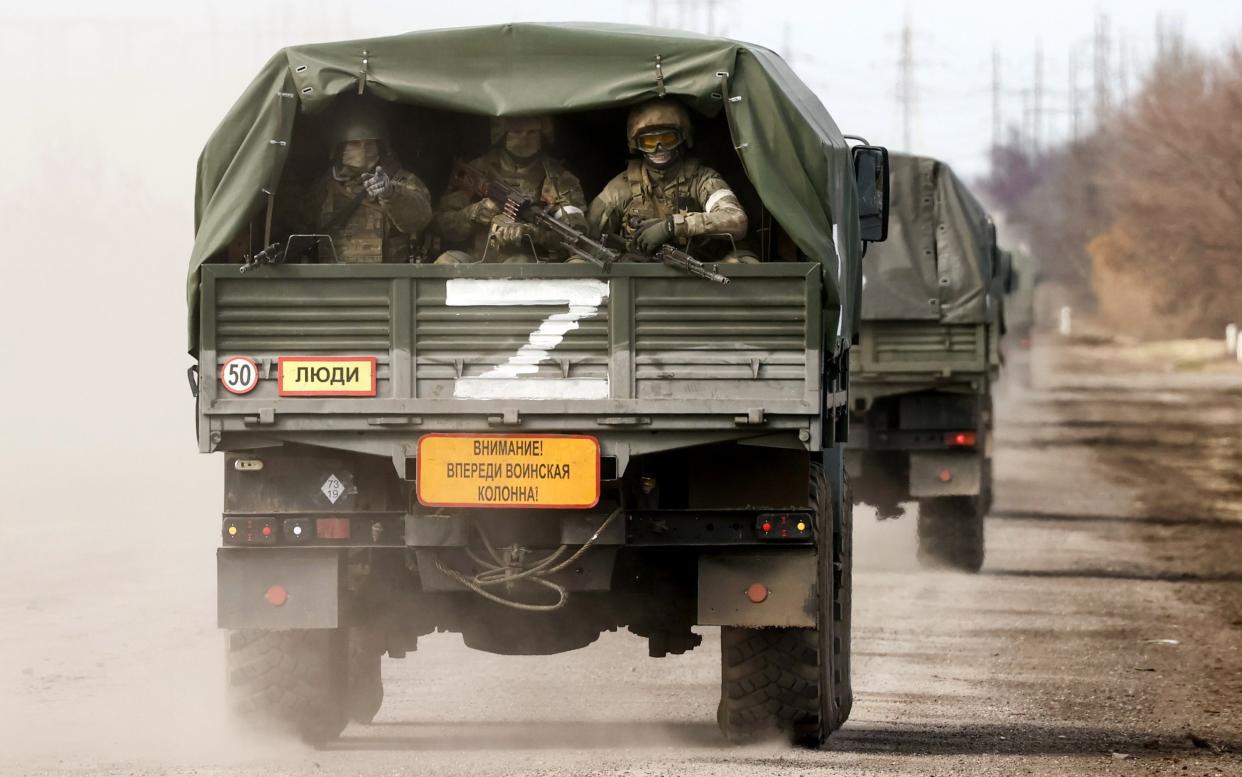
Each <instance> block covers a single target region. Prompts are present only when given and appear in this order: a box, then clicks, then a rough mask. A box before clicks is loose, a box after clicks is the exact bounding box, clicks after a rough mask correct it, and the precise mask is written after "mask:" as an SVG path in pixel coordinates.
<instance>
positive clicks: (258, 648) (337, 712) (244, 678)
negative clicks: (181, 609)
mask: <svg viewBox="0 0 1242 777" xmlns="http://www.w3.org/2000/svg"><path fill="white" fill-rule="evenodd" d="M344 641H345V640H344V639H343V633H342V632H341V631H340V630H338V629H306V630H294V631H234V632H232V633H230V634H229V647H228V696H229V706H230V707H231V708H232V709H233V712H234V714H235V715H237V716H238V717H240V718H241V719H242V720H244V721H246V722H247V723H248V724H250V725H253V726H256V727H262V728H268V729H274V730H277V731H281V732H287V733H293V734H296V735H298V736H300V737H301V738H302V739H303V740H304V741H305V742H307V743H308V744H312V745H319V744H323V743H325V742H328V741H329V740H332V739H335V738H336V737H338V736H340V733H341V732H342V731H343V730H344V729H345V724H346V722H347V721H346V710H345V705H344V704H343V703H342V701H343V699H342V696H343V691H344V685H345V683H344V680H345V677H344V673H342V672H339V671H335V670H336V669H337V668H338V667H340V666H341V660H342V658H343V653H344V650H345V645H344Z"/></svg>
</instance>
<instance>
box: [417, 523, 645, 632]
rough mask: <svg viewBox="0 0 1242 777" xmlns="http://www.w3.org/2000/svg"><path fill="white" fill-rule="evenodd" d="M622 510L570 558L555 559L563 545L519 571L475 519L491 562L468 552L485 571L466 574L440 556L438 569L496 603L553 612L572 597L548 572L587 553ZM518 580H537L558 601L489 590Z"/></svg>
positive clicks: (602, 524)
mask: <svg viewBox="0 0 1242 777" xmlns="http://www.w3.org/2000/svg"><path fill="white" fill-rule="evenodd" d="M620 514H621V508H620V507H618V508H617V509H615V510H613V511H612V513H611V514H610V515H609V516H608V517H607V518H606V519H605V520H604V522H603V523H601V524H600V525H599V528H598V529H596V530H595V533H594V534H592V535H591V536H590V538H589V539H587V541H586V542H585V543H583V545H582V547H580V548H578V550H577V551H575V552H574V553H573V554H572V555H570V557H569V558H567V559H565V560H564V561H561V562H560V563H559V564H557V563H556V562H557V560H558V559H560V557H561V556H562V555H563V554H564V553H565V551H567V550H569V546H568V545H561V546H560V547H558V548H557V549H556V550H554V551H552V552H551V553H549V554H548V555H546V556H544V557H543V558H542V559H540V560H539V561H537V562H535V563H534V564H532V565H530V566H528V567H524V568H521V569H520V571H516V572H515V571H514V569H515V567H514V565H513V564H512V563H511V562H510V560H508V559H506V558H504V557H503V556H502V555H501V554H500V553H499V552H497V550H496V548H495V546H493V545H492V542H491V538H489V537H488V536H487V532H486V531H484V529H483V527H482V526H480V525H479V524H478V522H477V521H476V522H475V524H474V528H475V530H476V531H477V532H478V533H479V538H480V539H481V540H482V542H483V548H484V549H485V550H486V551H487V555H489V556H490V557H491V559H492V560H491V561H490V562H489V561H488V560H487V559H484V558H482V557H480V556H479V555H478V554H477V553H475V552H474V551H473V550H471V549H470V548H466V555H467V556H469V557H470V560H471V561H473V562H474V563H475V564H477V565H478V566H480V567H482V568H483V571H481V572H478V573H477V574H475V575H473V576H471V577H467V576H466V575H464V574H462V573H461V572H458V571H457V570H455V569H452V568H451V567H448V566H447V565H445V563H444V562H443V560H442V559H441V558H440V557H439V556H437V557H436V569H438V570H440V573H441V574H443V575H444V576H445V577H447V578H449V579H450V580H453V581H454V582H456V583H459V584H460V585H462V586H464V587H465V588H467V589H468V590H470V591H473V592H474V593H476V594H478V595H479V596H482V597H483V598H484V599H487V600H489V601H493V602H496V603H497V604H503V605H504V606H506V607H512V608H513V609H515V610H526V611H528V612H553V611H555V610H559V609H561V608H563V607H564V606H565V604H566V603H567V602H568V601H569V590H568V589H566V588H565V586H563V585H560V584H559V583H556V582H553V581H552V580H548V579H547V577H546V576H548V575H554V574H556V573H557V572H560V571H562V570H563V569H565V568H566V567H568V566H569V565H570V564H573V563H574V562H575V561H577V560H578V559H580V558H582V556H583V554H585V553H586V552H587V551H588V550H589V549H590V548H591V547H592V546H593V545H594V544H595V543H596V541H597V540H599V538H600V536H601V535H602V534H603V533H604V531H605V530H606V529H607V528H608V526H609V525H610V524H612V522H613V521H614V520H616V518H617V516H618V515H620ZM551 564H556V566H551V567H550V566H549V565H551ZM518 580H525V581H527V582H529V583H534V584H536V585H540V586H543V587H544V588H547V589H549V590H551V591H555V592H556V594H557V601H556V602H555V603H554V604H527V603H526V602H519V601H517V600H515V599H509V598H506V597H504V596H500V595H499V594H495V593H492V592H491V591H488V590H487V589H488V588H492V587H495V586H500V585H504V586H509V585H512V584H513V583H514V582H515V581H518Z"/></svg>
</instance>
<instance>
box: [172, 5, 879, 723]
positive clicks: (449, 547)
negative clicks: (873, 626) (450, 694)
mask: <svg viewBox="0 0 1242 777" xmlns="http://www.w3.org/2000/svg"><path fill="white" fill-rule="evenodd" d="M363 93H364V94H365V96H369V97H372V98H375V99H379V100H382V101H383V102H384V103H385V104H386V105H388V107H389V108H391V115H392V119H393V128H392V133H391V137H393V139H394V143H396V144H398V145H402V144H404V145H402V147H400V148H398V149H397V150H398V151H400V155H401V158H402V159H403V160H404V161H405V164H406V166H407V167H408V168H409V169H410V170H412V171H413V173H416V174H417V175H418V176H419V177H420V178H421V179H422V180H424V181H426V183H427V187H428V189H429V190H430V191H431V192H433V193H434V192H440V191H443V190H444V188H445V186H446V184H447V181H448V178H449V176H450V174H451V170H452V166H453V165H452V163H453V160H454V159H458V158H469V156H470V155H472V154H474V153H477V152H478V150H479V149H480V148H481V147H485V146H486V133H487V127H488V122H489V117H496V116H521V115H535V114H541V115H547V114H553V115H554V119H555V121H556V122H557V123H558V125H559V127H558V130H557V136H556V137H557V143H558V146H559V148H560V150H561V153H562V154H563V156H564V157H565V160H566V161H565V164H566V166H567V167H568V168H570V169H573V170H575V171H576V172H577V175H578V176H579V177H580V178H581V180H582V185H583V188H584V189H585V190H586V192H587V194H588V196H589V195H591V194H593V193H594V192H598V191H599V190H600V188H602V186H603V184H604V183H605V182H606V181H607V180H608V177H609V176H612V175H614V174H615V173H616V172H617V171H618V170H623V169H625V166H626V164H627V154H628V151H627V148H626V143H625V140H624V138H625V117H626V115H627V112H628V111H629V109H630V108H631V107H632V106H634V105H636V104H640V103H643V102H644V101H648V100H651V99H653V98H662V99H665V100H675V101H678V102H679V103H680V104H682V105H684V106H685V107H686V108H688V109H689V111H690V113H691V114H692V116H693V122H694V138H695V147H694V151H695V153H696V154H697V155H699V157H700V158H702V159H704V160H705V161H706V162H708V163H710V164H711V165H712V167H713V168H714V169H716V170H718V171H720V173H721V175H722V176H723V177H724V178H725V179H726V180H727V181H729V182H730V184H731V186H732V189H733V191H734V193H735V194H736V197H737V198H738V200H739V201H740V203H741V204H742V206H743V207H744V208H745V209H746V211H747V213H748V215H749V218H750V230H749V236H748V238H747V240H746V241H744V243H745V244H743V242H739V243H738V244H737V245H729V246H727V248H728V249H729V250H730V251H733V250H736V251H738V252H741V251H743V250H746V251H749V256H751V257H752V258H751V260H750V261H749V262H747V263H738V264H725V263H715V262H709V263H708V264H707V265H706V266H707V267H708V268H709V269H708V271H707V272H706V273H705V272H697V271H696V272H690V271H688V270H687V266H686V265H684V264H683V265H679V266H670V265H666V264H663V263H661V262H658V261H656V262H635V261H624V260H618V261H612V262H609V261H603V262H592V261H576V262H575V261H569V262H561V263H547V262H537V263H528V264H500V263H489V262H477V263H464V264H435V263H432V262H430V261H428V258H429V257H431V256H434V255H435V251H434V250H432V251H430V252H426V253H422V254H419V255H415V254H411V258H410V260H409V261H385V262H381V263H375V264H338V263H333V262H324V261H323V250H322V249H323V246H324V245H325V244H326V243H325V242H324V240H325V239H324V238H322V237H316V236H309V237H306V236H300V237H299V236H296V235H281V234H279V233H278V232H274V231H273V227H272V224H273V221H272V218H271V214H273V213H279V212H280V203H279V202H273V199H279V198H280V197H282V196H284V195H283V192H285V191H286V190H288V188H289V187H288V186H287V184H288V183H289V182H290V181H293V180H296V179H297V178H298V175H299V168H300V167H301V168H302V169H303V170H310V169H312V168H316V167H317V168H319V169H321V168H322V166H323V165H324V160H325V159H327V158H328V149H327V148H326V147H325V146H324V144H323V140H322V138H323V137H324V135H323V132H322V127H324V126H325V125H326V124H327V123H328V122H329V121H330V119H331V114H332V112H333V111H334V110H337V107H338V106H339V105H340V99H343V96H344V95H354V96H357V95H359V94H363ZM886 161H887V156H886V153H885V152H884V151H883V149H879V148H874V147H861V148H854V149H851V148H850V147H849V146H848V145H847V143H846V140H845V138H844V137H843V136H842V135H841V133H840V132H839V130H838V129H837V127H836V125H835V124H834V123H833V121H832V119H831V118H830V117H829V115H828V114H827V112H826V111H825V110H824V108H823V107H822V106H821V104H820V103H819V101H818V100H817V99H816V98H815V97H814V95H813V94H812V93H811V92H810V91H809V90H808V89H807V88H806V87H805V86H804V85H803V84H802V83H801V82H800V81H799V80H798V79H797V78H796V77H795V76H794V74H793V73H792V72H791V71H790V70H789V68H788V67H787V66H786V65H785V64H784V63H783V62H782V61H781V60H780V59H779V58H778V57H776V56H775V55H774V54H772V53H771V52H769V51H767V50H766V49H762V48H759V47H754V46H748V45H746V44H741V43H738V42H735V41H730V40H722V39H713V38H705V37H699V36H681V35H677V34H673V33H669V32H666V31H661V30H653V29H645V28H634V27H615V26H591V25H505V26H499V27H485V28H476V29H464V30H442V31H433V32H420V33H414V34H409V35H402V36H397V37H392V38H382V39H375V40H365V41H351V42H343V43H329V44H319V45H311V46H302V47H294V48H289V49H285V50H283V51H281V52H279V53H278V54H277V55H276V56H275V57H274V58H273V59H272V60H271V61H270V62H269V63H268V65H267V66H266V67H265V68H264V69H263V71H262V72H261V73H260V74H259V75H258V77H257V78H256V79H255V80H254V82H253V84H252V85H251V86H250V88H249V89H247V91H246V92H245V93H244V94H243V96H242V97H241V98H240V99H239V101H238V102H237V104H236V105H235V106H234V107H233V109H232V110H231V111H230V113H229V115H228V116H227V117H226V118H225V120H224V122H223V123H222V124H221V126H220V127H219V129H217V131H216V132H215V134H214V135H213V136H212V138H211V139H210V141H209V142H208V144H207V147H206V149H205V150H204V152H203V155H202V157H201V160H200V165H199V177H198V201H197V205H198V208H197V222H196V223H197V233H196V242H195V247H194V254H193V257H192V265H191V272H190V288H189V295H190V296H189V299H190V306H191V317H190V326H191V342H190V346H191V348H192V350H193V353H194V354H195V356H196V357H197V363H198V375H199V376H200V377H199V378H198V379H197V381H196V386H197V397H198V434H199V446H200V450H201V451H203V452H204V453H218V454H221V457H220V458H221V460H222V463H223V467H224V473H223V474H224V482H225V495H224V505H223V514H222V516H221V532H222V535H221V536H222V539H223V547H221V548H220V549H219V554H218V572H219V585H218V590H219V623H220V626H221V627H223V628H225V629H228V630H229V631H230V638H229V679H228V682H229V691H230V695H231V697H232V699H233V703H234V707H235V709H236V710H238V711H239V712H240V713H242V714H244V715H246V716H248V718H249V719H252V720H258V721H269V722H274V723H276V724H277V725H280V726H283V727H286V728H290V729H293V730H295V731H297V732H299V733H300V734H301V735H302V736H303V737H305V738H307V739H309V740H311V741H324V740H327V739H330V738H332V737H335V736H337V735H338V734H339V733H340V732H341V731H342V729H343V728H344V727H345V725H346V724H347V722H348V720H350V719H353V720H360V721H369V720H370V718H371V716H373V715H374V714H375V712H376V710H377V709H378V708H379V705H380V704H381V702H382V699H383V686H382V681H381V670H380V659H381V656H383V655H387V656H389V657H391V658H401V657H404V656H405V655H406V654H407V653H408V652H409V651H413V650H414V649H415V648H416V647H417V645H418V640H419V638H420V637H421V636H423V635H426V634H429V633H431V632H433V631H448V632H458V633H460V634H461V635H462V637H463V639H464V641H465V643H466V644H467V645H469V646H471V647H474V648H477V649H480V650H486V651H491V652H494V653H504V654H516V655H532V654H553V653H559V652H562V651H567V650H573V649H577V648H581V647H583V646H585V645H587V644H589V643H591V642H592V641H594V640H595V639H596V638H597V637H598V636H599V635H600V634H601V633H602V632H604V631H609V630H616V629H618V628H626V629H628V630H629V631H631V632H633V633H634V634H636V635H638V636H640V637H642V638H643V639H645V640H646V642H647V647H648V651H649V653H650V655H652V656H664V655H667V654H675V653H681V652H684V651H687V650H690V649H693V648H695V647H696V646H698V645H699V643H700V641H701V637H700V635H699V634H697V633H695V632H694V631H693V627H695V626H696V625H707V626H719V627H720V629H721V631H720V633H721V645H722V651H721V652H722V656H721V697H720V704H719V708H718V710H717V719H718V722H719V724H720V727H721V730H722V731H723V732H724V734H725V735H726V736H727V737H729V738H730V739H734V740H742V741H745V740H749V739H753V738H755V737H758V736H766V735H769V734H771V733H774V732H779V733H783V734H784V735H785V736H787V737H790V738H792V739H796V740H799V741H803V742H809V743H812V744H816V743H821V742H823V741H824V740H825V739H826V738H827V736H828V735H829V734H830V733H831V732H832V731H833V730H835V729H836V728H838V727H839V726H840V725H841V724H842V722H843V721H844V720H845V719H846V717H847V716H848V714H849V711H850V706H851V700H852V692H851V686H850V659H849V656H850V590H851V523H850V515H851V501H852V500H851V499H850V498H849V496H848V495H847V494H846V491H845V478H844V474H843V459H842V455H841V454H842V449H841V441H842V439H843V438H844V434H845V430H846V416H845V403H846V390H847V383H846V380H847V369H846V365H847V360H848V358H849V344H850V341H851V338H852V336H853V333H854V331H855V328H856V318H857V315H858V304H859V294H860V286H861V274H860V259H861V255H862V252H863V243H864V240H868V239H870V240H878V239H881V238H882V236H883V232H884V221H885V212H884V206H885V198H884V184H885V182H886ZM377 180H378V178H377ZM386 185H387V183H386V182H381V183H376V184H375V187H376V191H379V190H380V188H382V187H383V186H386ZM511 204H512V205H514V207H512V209H511V210H512V213H513V215H514V216H515V217H518V218H522V217H523V216H522V214H523V213H525V212H526V210H524V209H526V208H533V209H534V210H535V211H539V209H540V208H541V207H542V205H540V204H539V203H534V204H532V203H508V202H507V203H505V207H506V209H509V206H510V205H511ZM518 205H521V207H518ZM670 224H672V221H671V220H670ZM295 240H301V241H303V242H305V241H306V240H311V241H317V242H318V244H319V248H320V251H319V252H318V254H316V253H315V252H306V253H303V254H302V256H304V257H312V256H314V257H317V259H318V261H311V260H310V259H309V258H307V259H305V260H299V259H298V258H297V252H295V251H294V249H293V248H292V247H291V246H293V244H294V242H295ZM583 245H588V244H586V243H584V244H583ZM272 246H283V247H284V248H283V249H281V248H276V249H272V248H271V247H272ZM592 250H594V249H592ZM688 250H689V251H690V252H692V253H693V252H694V250H696V249H694V248H693V247H690V248H688ZM571 253H572V251H571ZM599 256H602V254H598V252H596V258H598V257H599ZM674 258H676V257H674ZM280 259H283V262H281V261H279V260H280ZM243 263H244V264H243ZM242 268H247V271H246V272H241V269H242ZM700 269H701V268H700ZM716 275H721V276H723V277H724V280H726V281H727V283H724V282H720V280H719V279H718V278H715V277H714V276H716Z"/></svg>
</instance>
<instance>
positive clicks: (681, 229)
mask: <svg viewBox="0 0 1242 777" xmlns="http://www.w3.org/2000/svg"><path fill="white" fill-rule="evenodd" d="M695 195H696V196H697V198H698V200H699V202H701V203H703V212H702V213H688V214H686V220H685V223H684V224H678V223H675V224H674V231H675V232H676V236H677V238H678V239H682V240H684V239H685V238H689V237H696V236H698V235H731V236H732V237H733V239H734V240H741V239H742V238H744V237H746V231H747V229H749V227H750V222H749V220H748V219H747V218H746V211H745V210H743V209H742V203H741V201H739V200H738V198H737V195H736V194H734V193H733V190H732V189H730V188H729V184H727V183H725V180H724V178H722V177H720V174H719V173H717V172H716V171H715V170H712V169H711V168H707V167H704V168H702V170H701V172H700V175H699V179H698V181H697V182H696V190H695Z"/></svg>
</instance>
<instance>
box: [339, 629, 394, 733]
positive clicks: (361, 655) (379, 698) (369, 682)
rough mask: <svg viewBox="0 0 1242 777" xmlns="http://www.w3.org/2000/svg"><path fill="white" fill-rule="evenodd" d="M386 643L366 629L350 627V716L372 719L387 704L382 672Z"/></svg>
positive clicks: (361, 720)
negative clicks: (380, 641)
mask: <svg viewBox="0 0 1242 777" xmlns="http://www.w3.org/2000/svg"><path fill="white" fill-rule="evenodd" d="M382 658H383V647H382V644H381V643H378V642H377V640H376V635H375V634H374V633H373V632H372V631H370V630H367V629H361V628H354V629H350V630H349V686H348V688H347V689H346V691H345V694H346V695H345V705H346V708H347V710H348V712H349V719H350V720H352V721H354V722H355V723H370V722H371V721H372V720H374V719H375V715H376V713H378V712H379V711H380V707H381V706H383V704H384V680H383V677H382V675H381V673H380V661H381V659H382Z"/></svg>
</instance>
